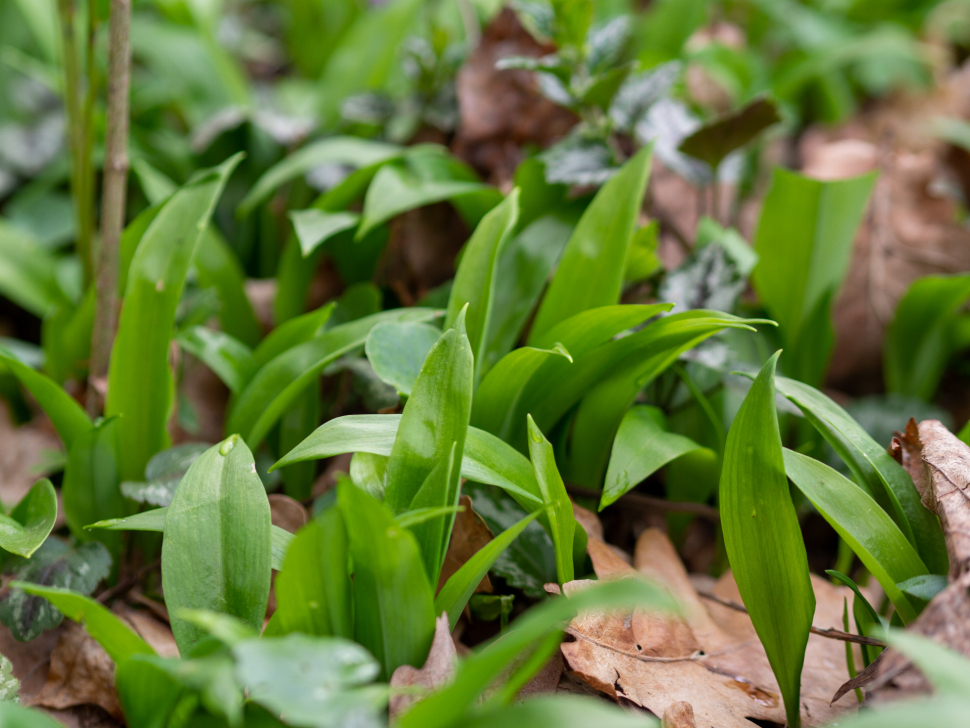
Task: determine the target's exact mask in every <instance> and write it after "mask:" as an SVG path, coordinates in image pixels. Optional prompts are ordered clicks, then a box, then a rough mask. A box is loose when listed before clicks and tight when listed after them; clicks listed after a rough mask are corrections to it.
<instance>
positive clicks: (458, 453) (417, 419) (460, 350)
mask: <svg viewBox="0 0 970 728" xmlns="http://www.w3.org/2000/svg"><path fill="white" fill-rule="evenodd" d="M473 367H474V363H473V357H472V352H471V346H470V345H469V342H468V337H467V336H466V334H465V317H464V316H459V317H458V319H457V320H456V321H455V323H454V325H453V327H452V328H450V329H448V330H447V331H446V332H445V333H443V334H442V335H441V338H440V339H438V342H437V343H436V344H435V345H434V346H433V347H432V348H431V351H430V352H429V353H428V356H427V358H426V359H425V360H424V364H423V365H422V367H421V373H420V374H418V378H417V380H416V381H415V383H414V389H413V390H412V392H411V396H410V397H409V398H408V401H407V404H406V405H405V406H404V412H403V413H402V414H401V423H400V425H399V426H398V429H397V435H396V437H395V439H394V446H393V447H392V448H391V455H390V459H389V460H388V462H387V472H386V475H385V484H386V489H385V491H384V502H385V503H386V504H387V506H388V507H389V508H390V509H391V511H392V512H393V513H395V514H399V513H403V512H404V511H406V510H407V509H408V508H410V507H411V502H412V501H413V500H414V498H415V495H416V494H417V493H418V490H419V489H420V488H421V486H422V484H423V483H424V482H425V479H426V478H427V477H428V475H429V474H430V473H431V471H432V470H434V468H435V466H436V465H437V464H438V463H439V462H441V461H443V460H447V459H448V456H449V453H450V452H451V450H452V447H453V446H454V448H455V452H454V458H455V462H456V463H459V464H460V463H461V462H462V455H463V453H464V450H465V437H466V432H467V430H468V419H469V417H470V414H471V404H472V387H473V384H472V382H473V377H474V373H473V372H474V370H473ZM459 469H460V468H455V469H454V470H453V472H452V473H451V474H450V476H449V478H448V480H447V481H445V482H443V483H441V484H440V485H441V486H443V487H442V489H441V490H439V491H438V492H437V493H436V494H435V495H434V496H433V497H432V496H431V494H430V493H426V494H425V495H424V497H423V498H422V502H421V503H420V505H421V506H425V507H427V506H450V505H455V504H457V501H458V495H457V493H458V487H459V472H458V471H459ZM450 536H451V528H450V527H449V528H448V529H447V532H446V533H445V535H444V541H443V544H442V548H447V544H448V538H449V537H450ZM433 576H434V577H435V578H433V579H432V580H431V581H432V582H433V583H434V582H436V581H437V576H436V575H433Z"/></svg>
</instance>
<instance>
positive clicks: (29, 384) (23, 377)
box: [0, 349, 92, 450]
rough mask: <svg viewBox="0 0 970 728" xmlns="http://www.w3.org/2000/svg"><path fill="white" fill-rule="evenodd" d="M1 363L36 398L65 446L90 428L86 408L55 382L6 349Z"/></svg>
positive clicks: (0, 354)
mask: <svg viewBox="0 0 970 728" xmlns="http://www.w3.org/2000/svg"><path fill="white" fill-rule="evenodd" d="M0 362H2V364H3V366H5V367H6V368H7V369H8V370H9V371H10V372H11V374H13V375H14V376H15V377H16V378H17V380H18V381H19V382H20V383H21V384H22V385H23V386H24V387H25V388H26V389H27V391H28V392H30V394H31V395H32V396H33V398H34V399H36V400H37V404H39V405H40V408H41V409H42V410H44V413H45V414H46V415H47V416H48V417H49V418H50V420H51V423H52V424H53V425H54V429H56V430H57V434H58V435H60V437H61V441H62V442H63V443H64V447H65V448H66V449H68V450H70V449H71V446H72V445H73V444H74V441H75V439H77V438H78V437H79V436H80V435H81V434H83V433H85V432H87V431H88V430H90V429H91V427H92V425H91V420H90V419H88V416H87V414H85V412H84V408H83V407H81V405H79V404H78V403H77V400H75V399H74V398H73V397H72V396H71V395H69V394H68V393H67V392H65V391H64V390H63V389H62V388H61V387H60V386H58V384H57V383H56V382H55V381H53V380H52V379H50V378H49V377H47V376H45V375H43V374H41V373H40V372H35V371H34V370H33V369H31V368H30V367H28V366H26V365H25V364H22V363H21V362H20V361H19V360H18V359H16V358H14V357H13V356H12V355H11V354H9V353H7V352H6V351H4V350H3V349H0Z"/></svg>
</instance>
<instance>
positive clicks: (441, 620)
mask: <svg viewBox="0 0 970 728" xmlns="http://www.w3.org/2000/svg"><path fill="white" fill-rule="evenodd" d="M457 661H458V654H457V652H456V651H455V643H454V641H453V640H452V639H451V631H450V630H449V629H448V615H447V614H442V615H441V616H440V617H438V619H437V620H435V626H434V640H432V642H431V650H430V651H429V652H428V659H427V660H425V661H424V666H423V667H422V668H421V669H420V670H419V669H417V668H416V667H411V666H410V665H401V666H400V667H399V668H397V669H396V670H395V671H394V674H393V675H391V700H390V715H391V720H393V719H394V718H395V717H396V716H398V715H400V714H401V713H403V712H405V711H406V710H407V709H408V708H410V707H411V705H412V704H413V703H415V702H417V701H418V700H420V699H421V698H422V697H423V694H424V693H425V692H426V691H425V690H421V688H426V689H427V692H430V691H432V690H437V689H438V688H440V687H442V686H443V685H444V684H445V683H447V682H448V681H450V680H451V678H453V677H454V675H455V666H456V663H457ZM395 688H399V689H400V688H415V689H416V690H403V691H399V692H397V691H395Z"/></svg>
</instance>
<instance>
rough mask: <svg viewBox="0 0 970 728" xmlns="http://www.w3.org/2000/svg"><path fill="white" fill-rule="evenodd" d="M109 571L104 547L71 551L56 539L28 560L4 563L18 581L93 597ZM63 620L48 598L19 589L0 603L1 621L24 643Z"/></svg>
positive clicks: (87, 546)
mask: <svg viewBox="0 0 970 728" xmlns="http://www.w3.org/2000/svg"><path fill="white" fill-rule="evenodd" d="M110 571H111V555H110V554H109V553H108V550H107V549H106V548H105V547H104V546H103V545H102V544H100V543H86V544H82V545H81V546H78V547H77V548H73V549H72V548H70V547H69V546H68V545H67V544H65V543H64V542H63V541H60V540H58V539H56V538H48V539H47V540H46V541H45V542H44V543H43V545H41V547H40V548H39V549H37V551H35V552H34V554H33V556H31V557H30V558H29V559H24V558H21V557H12V558H8V559H7V561H6V563H5V564H4V572H5V573H7V574H12V575H13V577H14V579H15V580H17V581H24V582H30V583H31V584H36V585H39V586H45V587H47V586H53V587H60V588H63V589H70V590H72V591H74V592H79V593H81V594H85V595H87V594H91V593H92V592H93V591H94V590H95V588H96V587H97V586H98V584H99V583H100V582H101V580H102V579H104V578H105V577H107V576H108V573H109V572H110ZM61 619H62V615H61V613H60V612H59V611H57V609H55V608H54V607H53V606H52V605H51V604H50V603H48V602H47V601H46V600H45V599H42V598H40V597H34V596H30V595H28V594H26V593H25V592H23V591H21V590H20V589H11V590H10V591H8V592H7V594H6V595H5V596H4V597H3V599H2V600H0V622H2V623H3V624H4V625H6V626H7V627H9V628H10V632H11V634H13V636H14V637H15V638H16V639H17V640H19V641H21V642H28V641H30V640H32V639H34V638H36V637H37V636H38V635H39V634H40V633H41V632H42V631H44V630H45V629H52V628H53V627H56V626H57V625H59V624H60V623H61Z"/></svg>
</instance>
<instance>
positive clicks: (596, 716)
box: [462, 695, 660, 728]
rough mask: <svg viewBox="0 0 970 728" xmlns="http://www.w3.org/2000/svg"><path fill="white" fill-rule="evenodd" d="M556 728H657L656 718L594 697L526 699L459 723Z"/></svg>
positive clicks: (467, 727)
mask: <svg viewBox="0 0 970 728" xmlns="http://www.w3.org/2000/svg"><path fill="white" fill-rule="evenodd" d="M538 725H544V726H556V727H557V728H589V726H610V728H658V727H659V726H660V723H658V722H657V720H656V719H655V718H650V717H647V716H646V714H644V713H643V712H642V711H637V712H632V711H629V710H623V709H621V708H618V707H614V706H612V705H607V704H606V703H604V702H603V701H602V700H597V699H595V698H588V697H579V696H578V695H543V696H539V697H532V698H529V699H527V700H522V701H520V702H516V703H513V704H512V705H504V706H501V707H494V708H492V709H490V710H489V709H486V710H483V711H481V713H478V714H476V713H472V715H470V716H469V717H468V718H467V719H465V720H464V721H462V728H494V727H495V726H502V728H534V726H538Z"/></svg>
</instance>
